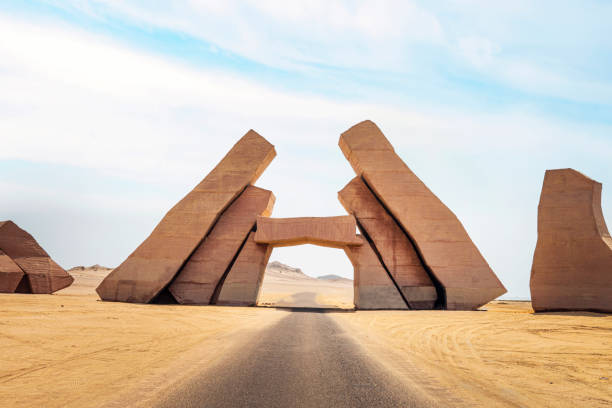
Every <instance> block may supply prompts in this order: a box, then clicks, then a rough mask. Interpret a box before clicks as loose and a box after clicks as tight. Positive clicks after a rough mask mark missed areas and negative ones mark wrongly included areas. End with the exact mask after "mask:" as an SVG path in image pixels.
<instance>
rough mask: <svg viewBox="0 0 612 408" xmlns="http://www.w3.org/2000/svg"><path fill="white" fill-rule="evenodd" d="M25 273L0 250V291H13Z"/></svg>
mask: <svg viewBox="0 0 612 408" xmlns="http://www.w3.org/2000/svg"><path fill="white" fill-rule="evenodd" d="M24 277H25V274H24V273H23V271H22V270H21V268H20V267H19V266H18V265H17V264H16V263H15V262H13V260H12V259H11V258H10V257H9V256H8V255H7V254H5V253H4V252H3V251H2V250H0V293H13V292H15V289H17V285H19V282H21V279H22V278H24Z"/></svg>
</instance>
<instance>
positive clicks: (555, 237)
mask: <svg viewBox="0 0 612 408" xmlns="http://www.w3.org/2000/svg"><path fill="white" fill-rule="evenodd" d="M601 188H602V186H601V183H598V182H597V181H594V180H592V179H590V178H588V177H586V176H585V175H583V174H581V173H579V172H577V171H575V170H572V169H562V170H548V171H547V172H546V175H545V176H544V185H543V186H542V194H541V196H540V205H539V207H538V242H537V245H536V250H535V254H534V257H533V266H532V269H531V282H530V287H531V303H532V305H533V309H534V310H535V311H536V312H542V311H547V310H596V311H604V312H612V238H610V233H609V232H608V228H607V227H606V222H605V220H604V217H603V213H602V210H601Z"/></svg>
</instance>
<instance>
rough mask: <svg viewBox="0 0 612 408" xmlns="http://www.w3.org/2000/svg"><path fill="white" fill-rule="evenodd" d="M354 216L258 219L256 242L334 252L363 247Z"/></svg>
mask: <svg viewBox="0 0 612 408" xmlns="http://www.w3.org/2000/svg"><path fill="white" fill-rule="evenodd" d="M356 231H357V224H356V222H355V217H353V216H352V215H342V216H339V217H298V218H267V217H257V231H256V233H255V242H257V243H259V244H269V245H272V246H275V247H282V246H294V245H302V244H313V245H320V246H326V247H332V248H344V246H346V245H361V244H362V240H361V239H360V238H359V237H358V236H357V235H356Z"/></svg>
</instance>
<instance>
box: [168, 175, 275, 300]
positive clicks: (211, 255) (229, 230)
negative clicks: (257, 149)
mask: <svg viewBox="0 0 612 408" xmlns="http://www.w3.org/2000/svg"><path fill="white" fill-rule="evenodd" d="M273 207H274V194H272V192H271V191H268V190H264V189H262V188H259V187H254V186H248V187H247V188H246V189H245V190H244V192H243V193H242V194H240V196H239V197H238V198H237V199H236V200H235V201H234V202H233V203H232V205H230V207H229V208H228V209H227V210H226V211H225V212H223V214H222V215H221V217H220V218H219V221H218V222H217V223H216V224H215V226H214V228H213V230H212V231H211V232H210V234H208V236H207V237H206V238H205V239H204V241H202V243H201V244H200V245H199V246H198V248H197V249H196V250H195V251H194V253H193V254H192V255H191V257H190V258H189V260H188V261H187V263H185V266H184V267H183V268H182V269H181V271H180V272H179V273H178V275H177V276H176V277H175V278H174V280H173V281H172V283H171V284H170V286H169V288H168V289H169V290H170V293H171V294H172V296H174V298H175V299H176V301H177V302H179V303H181V304H200V305H207V304H210V302H211V299H212V296H213V293H214V292H215V288H217V286H218V284H219V281H220V280H221V279H222V278H223V276H224V274H225V273H226V272H227V270H228V268H229V267H230V263H231V262H232V260H233V259H234V258H235V257H236V255H237V253H238V251H239V250H240V246H241V245H242V244H243V243H244V242H245V239H246V238H247V236H248V235H249V232H250V231H251V230H252V229H253V228H254V227H255V222H256V221H257V216H258V215H263V216H266V217H267V216H269V215H270V214H271V213H272V208H273Z"/></svg>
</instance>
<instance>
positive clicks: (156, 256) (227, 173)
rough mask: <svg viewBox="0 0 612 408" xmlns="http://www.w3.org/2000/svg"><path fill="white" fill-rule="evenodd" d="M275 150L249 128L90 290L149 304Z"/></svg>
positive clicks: (253, 180) (262, 169)
mask: <svg viewBox="0 0 612 408" xmlns="http://www.w3.org/2000/svg"><path fill="white" fill-rule="evenodd" d="M275 155H276V152H275V151H274V146H272V145H271V144H270V143H268V141H267V140H266V139H264V138H263V137H261V136H260V135H258V134H257V133H256V132H255V131H253V130H250V131H249V132H247V134H246V135H244V136H243V137H242V138H241V139H240V140H239V141H238V143H236V144H235V145H234V146H233V147H232V149H231V150H230V151H229V152H228V153H227V155H226V156H225V157H224V158H223V159H222V160H221V162H220V163H219V164H217V166H216V167H215V168H214V169H213V170H212V172H210V173H209V174H208V175H207V176H206V178H204V180H202V181H201V182H200V184H198V185H197V186H196V187H195V188H194V189H193V190H192V191H191V192H189V194H187V195H186V196H185V197H184V198H183V199H182V200H181V201H179V202H178V203H177V204H176V205H175V206H174V207H173V208H172V209H171V210H170V211H169V212H168V213H167V214H166V216H165V217H164V218H163V219H162V220H161V221H160V223H159V224H158V225H157V227H155V229H154V230H153V232H152V233H151V235H149V237H148V238H147V239H146V240H145V241H144V242H143V243H142V244H140V246H139V247H138V248H136V250H135V251H134V252H133V253H132V254H131V255H130V256H129V257H128V258H127V259H126V260H125V261H124V262H123V263H122V264H121V265H119V267H117V268H116V269H115V270H114V271H113V272H111V273H110V274H109V275H108V276H107V277H106V279H104V281H102V283H101V284H100V286H98V288H97V289H96V291H97V292H98V294H99V295H100V297H101V298H102V299H103V300H112V301H124V302H135V303H147V302H150V301H151V300H152V299H153V298H154V297H155V296H156V295H157V294H158V293H159V292H160V291H161V290H162V289H163V288H164V287H165V286H166V285H168V283H170V281H171V280H172V278H173V277H174V276H175V275H176V273H177V272H178V271H179V269H180V268H181V266H182V265H183V264H184V263H185V261H186V260H187V259H188V258H189V256H191V254H192V253H193V251H194V250H195V249H196V248H197V246H198V245H199V244H200V242H202V240H203V239H204V237H205V236H206V234H208V232H209V231H210V229H211V228H212V226H213V225H214V223H215V221H216V220H217V219H218V217H219V215H220V214H221V213H222V212H223V211H224V210H225V209H226V208H227V207H228V206H229V204H230V203H231V202H232V201H233V200H234V199H235V198H236V197H237V196H238V195H239V194H240V193H241V192H242V191H243V190H244V189H245V187H246V186H247V185H249V184H253V183H254V182H255V181H256V180H257V179H258V178H259V176H260V175H261V174H262V173H263V171H264V170H265V169H266V167H267V166H268V165H269V164H270V162H271V161H272V159H273V158H274V156H275Z"/></svg>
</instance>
